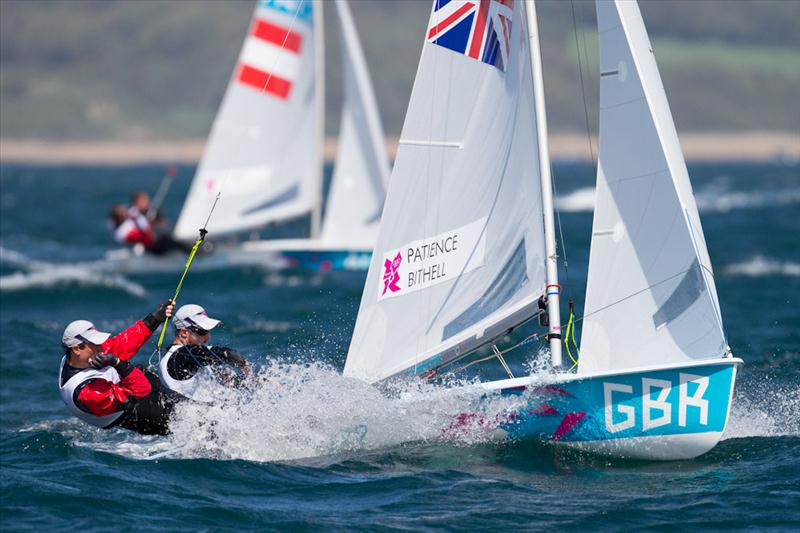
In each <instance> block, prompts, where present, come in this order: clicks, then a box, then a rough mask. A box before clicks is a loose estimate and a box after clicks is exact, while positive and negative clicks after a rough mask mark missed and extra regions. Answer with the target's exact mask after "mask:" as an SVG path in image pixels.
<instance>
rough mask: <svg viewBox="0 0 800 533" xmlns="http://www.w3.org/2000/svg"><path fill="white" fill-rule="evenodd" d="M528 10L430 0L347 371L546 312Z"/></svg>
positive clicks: (372, 376) (359, 371)
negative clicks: (541, 302)
mask: <svg viewBox="0 0 800 533" xmlns="http://www.w3.org/2000/svg"><path fill="white" fill-rule="evenodd" d="M523 15H524V11H523V5H522V2H513V0H493V1H491V2H480V3H467V2H449V3H448V2H441V1H439V0H436V1H434V6H433V10H432V13H431V18H430V23H429V25H428V32H427V39H426V42H425V44H424V45H423V50H422V57H421V59H420V64H419V68H418V71H417V77H416V80H415V83H414V89H413V92H412V95H411V101H410V103H409V107H408V112H407V115H406V120H405V123H404V125H403V131H402V136H401V140H400V147H399V151H398V154H397V159H396V161H395V166H394V169H393V172H392V176H391V179H390V181H389V190H388V194H387V199H386V204H385V206H384V211H383V218H382V220H381V225H380V232H379V236H378V241H377V244H376V247H375V250H374V252H373V256H372V262H371V264H370V269H369V273H368V276H367V281H366V285H365V288H364V292H363V295H362V299H361V306H360V309H359V313H358V318H357V321H356V326H355V331H354V333H353V339H352V342H351V344H350V350H349V353H348V356H347V362H346V364H345V368H344V374H345V375H347V376H354V377H358V378H361V379H365V380H368V381H378V380H381V379H384V378H387V377H391V376H393V375H396V374H398V373H401V372H411V373H420V372H422V371H424V370H425V369H426V368H429V367H430V366H433V365H436V364H440V363H442V362H444V361H447V360H449V359H452V358H454V357H456V356H457V355H459V354H462V353H465V352H468V351H470V350H471V349H473V348H475V347H476V346H478V345H480V344H482V343H483V342H484V341H487V340H490V339H492V338H493V337H495V336H497V335H499V334H501V333H502V332H504V331H506V330H507V329H508V328H509V327H512V326H514V325H517V324H518V323H520V322H521V321H523V320H525V319H527V318H529V317H531V316H532V315H534V314H535V313H536V312H537V309H536V308H537V299H538V298H539V296H541V295H542V294H543V293H544V290H545V251H544V237H543V231H544V230H543V226H542V224H543V222H542V220H543V214H542V203H541V190H540V189H541V185H540V180H539V170H538V168H539V167H538V158H537V134H536V116H535V110H534V101H533V94H532V91H531V87H532V79H531V71H530V61H529V53H530V52H529V49H528V43H527V39H526V37H527V35H526V31H525V21H524V16H523ZM487 26H488V28H487ZM483 32H485V33H483ZM471 35H476V36H478V38H473V39H471V40H470V36H471ZM484 36H485V38H484Z"/></svg>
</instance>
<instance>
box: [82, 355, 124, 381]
mask: <svg viewBox="0 0 800 533" xmlns="http://www.w3.org/2000/svg"><path fill="white" fill-rule="evenodd" d="M89 366H91V367H92V368H94V369H95V370H100V369H101V368H105V367H107V366H113V367H114V369H116V371H117V374H119V377H121V378H124V377H126V376H127V375H128V374H130V373H131V372H133V369H134V366H133V363H131V362H130V361H123V360H122V359H120V358H119V357H117V356H116V355H114V354H113V353H99V354H97V355H95V356H94V357H92V358H91V359H89Z"/></svg>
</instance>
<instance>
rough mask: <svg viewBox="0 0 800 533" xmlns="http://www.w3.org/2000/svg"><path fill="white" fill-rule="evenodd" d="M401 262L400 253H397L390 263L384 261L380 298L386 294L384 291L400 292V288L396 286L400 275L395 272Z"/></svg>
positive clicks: (386, 260)
mask: <svg viewBox="0 0 800 533" xmlns="http://www.w3.org/2000/svg"><path fill="white" fill-rule="evenodd" d="M402 262H403V256H402V255H400V252H397V255H396V256H394V259H393V260H391V261H389V260H388V259H384V261H383V268H384V269H385V270H384V272H383V292H382V293H381V296H383V295H384V294H386V289H389V290H390V291H392V292H397V291H399V290H400V288H401V287H400V286H399V285H398V284H397V282H398V281H400V274H398V273H397V271H398V270H399V269H400V263H402Z"/></svg>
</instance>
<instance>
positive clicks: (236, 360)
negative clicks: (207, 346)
mask: <svg viewBox="0 0 800 533" xmlns="http://www.w3.org/2000/svg"><path fill="white" fill-rule="evenodd" d="M211 350H212V351H213V352H214V355H218V356H219V357H222V358H223V359H225V361H226V362H227V363H228V364H230V365H232V366H235V367H236V368H246V367H247V366H248V364H247V360H246V359H245V358H244V357H242V354H240V353H239V352H237V351H236V350H234V349H233V348H223V347H219V346H214V347H213V348H211Z"/></svg>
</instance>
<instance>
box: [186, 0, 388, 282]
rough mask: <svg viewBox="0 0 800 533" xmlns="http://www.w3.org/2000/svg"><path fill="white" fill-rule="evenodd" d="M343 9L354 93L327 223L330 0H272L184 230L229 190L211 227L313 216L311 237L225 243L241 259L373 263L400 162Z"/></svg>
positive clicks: (259, 19) (225, 108)
mask: <svg viewBox="0 0 800 533" xmlns="http://www.w3.org/2000/svg"><path fill="white" fill-rule="evenodd" d="M336 11H337V14H338V18H339V21H340V26H341V31H342V43H343V46H342V60H343V65H344V80H345V81H344V83H345V102H344V105H343V111H342V122H341V130H340V139H339V148H338V153H337V158H336V162H335V170H334V176H333V180H332V184H331V192H330V195H329V200H328V203H327V208H326V213H325V219H324V221H323V220H322V214H323V213H322V208H323V205H322V185H323V154H322V138H323V129H324V124H323V122H324V120H323V117H324V100H325V91H324V67H323V62H324V48H323V46H324V45H323V33H322V4H321V3H316V2H310V1H298V2H278V1H275V0H261V1H260V2H259V3H258V5H257V6H256V9H255V12H254V14H253V19H252V22H251V26H250V30H249V32H248V36H247V38H246V39H245V43H244V46H243V48H242V51H241V53H240V55H239V59H238V62H237V66H236V69H235V71H234V75H233V77H232V79H231V81H230V83H229V85H228V88H227V91H226V93H225V96H224V98H223V101H222V104H221V106H220V109H219V112H218V114H217V117H216V118H215V120H214V124H213V126H212V130H211V134H210V135H209V139H208V143H207V145H206V149H205V151H204V154H203V158H202V160H201V162H200V164H199V166H198V169H197V172H196V174H195V177H194V179H193V181H192V184H191V187H190V189H189V193H188V195H187V198H186V201H185V203H184V205H183V208H182V210H181V213H180V216H179V217H178V220H177V223H176V225H175V230H174V236H175V238H177V239H180V240H192V239H194V238H196V234H197V230H198V228H199V227H200V226H202V224H203V221H204V220H205V218H206V217H207V215H208V213H209V210H210V209H211V206H212V204H213V203H214V200H215V199H216V197H217V194H218V193H221V194H220V199H219V205H217V207H216V210H215V213H214V217H213V219H212V221H211V224H210V226H209V231H210V233H211V235H212V237H220V236H224V235H228V234H234V233H241V232H246V231H250V230H257V229H259V228H262V227H264V226H267V225H272V224H279V223H284V222H287V221H290V220H293V219H296V218H298V217H306V216H308V217H309V218H310V232H309V235H308V237H304V238H301V239H290V240H280V241H278V240H269V241H249V242H246V243H244V244H243V245H240V246H236V247H235V249H234V250H230V249H223V251H224V253H225V254H227V255H231V256H233V257H232V258H231V262H232V263H247V262H249V261H248V258H249V260H250V261H258V262H259V263H263V262H264V261H265V260H266V261H267V262H268V263H270V264H273V265H276V266H293V265H301V266H304V267H307V268H310V269H313V270H331V269H359V268H365V267H366V265H367V264H368V260H369V254H370V252H371V250H372V244H373V242H374V238H375V233H376V231H377V222H378V220H379V217H380V210H381V206H382V203H383V198H384V194H385V183H386V179H387V176H388V172H389V163H388V158H387V156H386V153H385V147H384V142H383V131H382V128H381V124H380V118H379V116H378V112H377V105H376V103H375V97H374V93H373V90H372V86H371V83H370V80H369V75H368V73H367V69H366V61H365V59H364V55H363V52H362V50H361V46H360V43H359V41H358V36H357V34H356V29H355V25H354V23H353V21H352V17H351V15H350V11H349V8H348V6H347V4H346V2H345V0H337V2H336ZM224 248H227V247H224ZM217 263H219V261H217ZM225 263H226V261H225V260H223V261H221V264H225Z"/></svg>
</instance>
